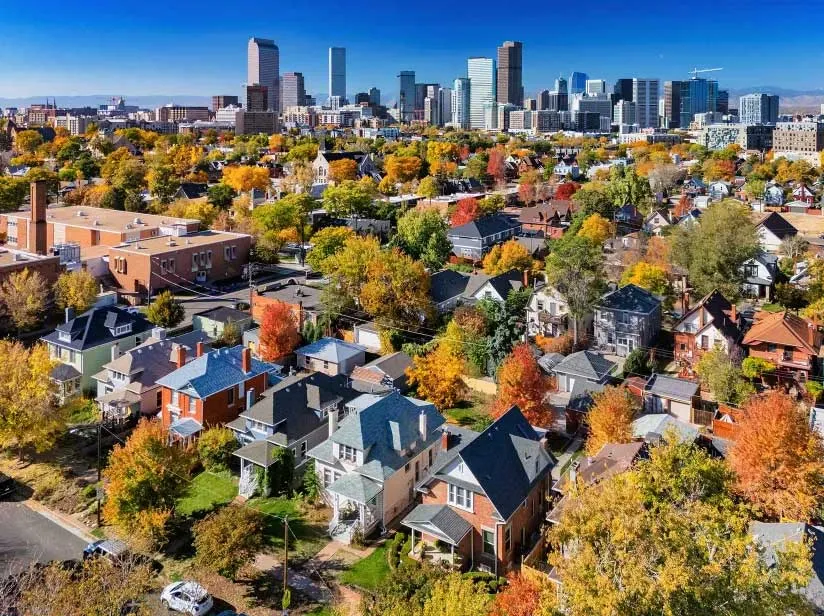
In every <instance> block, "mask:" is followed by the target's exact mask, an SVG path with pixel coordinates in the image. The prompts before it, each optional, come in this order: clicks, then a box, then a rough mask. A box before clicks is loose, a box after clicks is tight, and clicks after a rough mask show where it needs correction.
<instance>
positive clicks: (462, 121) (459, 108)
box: [452, 77, 470, 128]
mask: <svg viewBox="0 0 824 616" xmlns="http://www.w3.org/2000/svg"><path fill="white" fill-rule="evenodd" d="M452 85H453V89H452V123H453V124H454V125H455V126H457V127H458V128H469V93H470V85H469V78H468V77H458V78H457V79H456V80H455V83H453V84H452Z"/></svg>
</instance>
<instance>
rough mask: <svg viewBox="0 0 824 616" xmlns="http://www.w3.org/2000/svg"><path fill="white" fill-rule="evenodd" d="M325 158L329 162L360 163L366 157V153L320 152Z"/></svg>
mask: <svg viewBox="0 0 824 616" xmlns="http://www.w3.org/2000/svg"><path fill="white" fill-rule="evenodd" d="M318 154H320V155H321V156H323V158H325V159H326V161H327V162H330V163H331V162H332V161H335V160H343V159H348V160H354V161H357V162H360V161H361V160H363V158H364V157H365V156H366V154H365V153H364V152H323V151H321V152H318Z"/></svg>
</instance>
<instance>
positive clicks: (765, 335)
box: [744, 310, 821, 355]
mask: <svg viewBox="0 0 824 616" xmlns="http://www.w3.org/2000/svg"><path fill="white" fill-rule="evenodd" d="M759 342H766V343H769V344H779V345H783V346H791V347H796V348H800V349H803V350H805V351H807V352H808V353H810V354H811V355H818V351H819V349H820V348H821V336H820V335H819V333H818V331H817V330H816V328H815V327H814V326H813V324H812V323H810V322H809V321H807V320H806V319H802V318H801V317H799V316H797V315H794V314H792V313H791V312H788V311H786V310H785V311H782V312H775V313H763V312H761V313H758V314H757V315H756V321H755V323H753V326H752V327H751V328H750V331H748V332H747V333H746V335H745V336H744V344H746V345H750V344H757V343H759Z"/></svg>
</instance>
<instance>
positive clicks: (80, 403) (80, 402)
mask: <svg viewBox="0 0 824 616" xmlns="http://www.w3.org/2000/svg"><path fill="white" fill-rule="evenodd" d="M64 410H65V411H66V412H67V413H68V419H67V420H66V423H68V424H69V425H70V426H71V425H75V424H91V423H95V422H96V421H97V417H98V413H99V411H98V408H97V403H95V401H94V400H87V399H86V398H75V399H74V400H72V401H71V402H69V403H68V404H66V406H65V407H64Z"/></svg>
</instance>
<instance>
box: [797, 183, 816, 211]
mask: <svg viewBox="0 0 824 616" xmlns="http://www.w3.org/2000/svg"><path fill="white" fill-rule="evenodd" d="M793 199H794V200H796V201H803V202H804V203H806V204H807V205H808V206H810V207H812V205H813V204H814V203H815V191H814V190H813V189H811V188H809V187H807V186H806V185H804V184H799V185H798V186H796V187H795V188H793Z"/></svg>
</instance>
